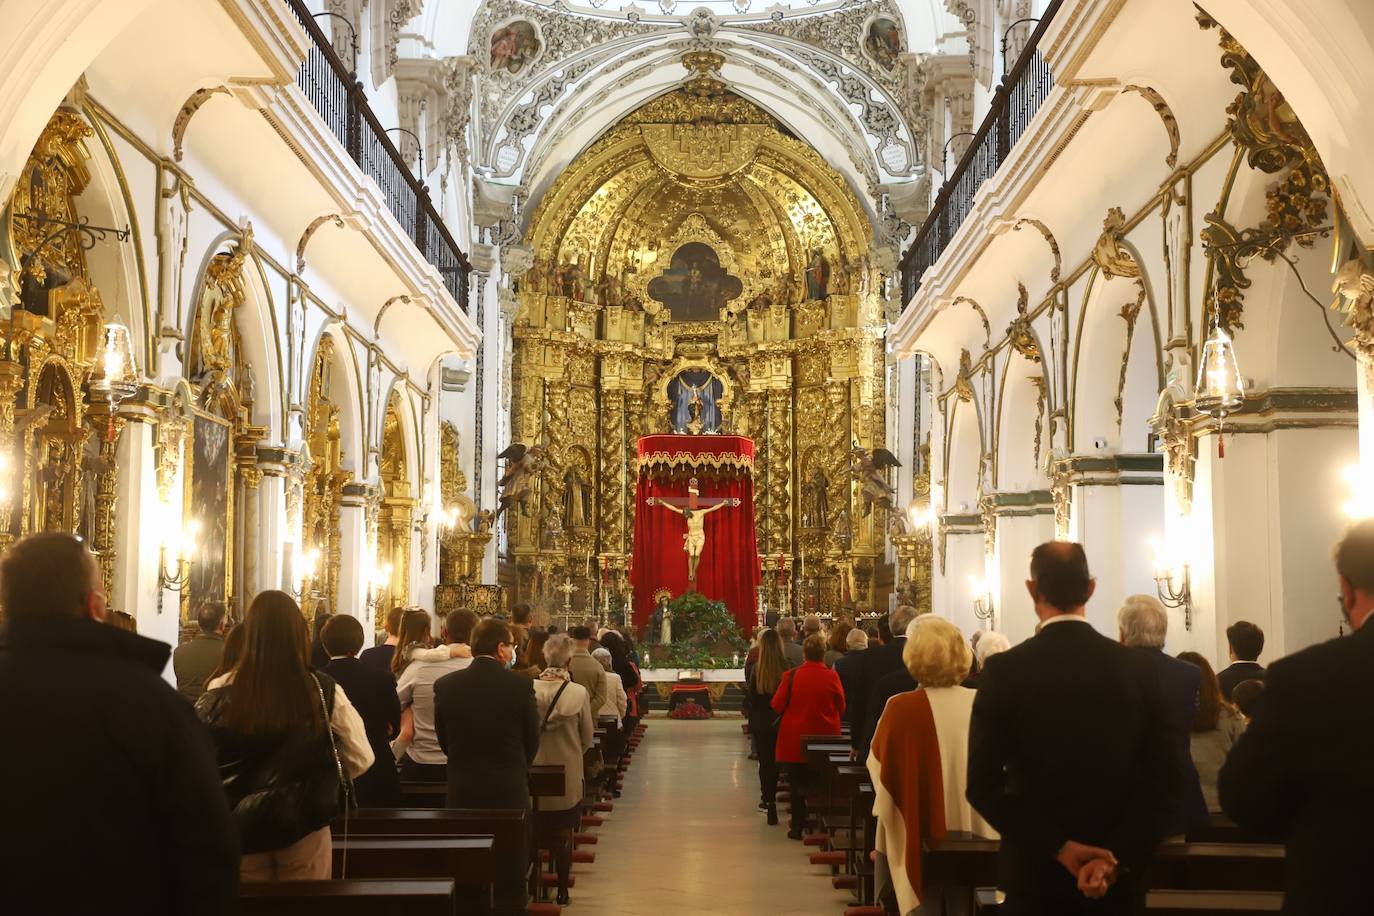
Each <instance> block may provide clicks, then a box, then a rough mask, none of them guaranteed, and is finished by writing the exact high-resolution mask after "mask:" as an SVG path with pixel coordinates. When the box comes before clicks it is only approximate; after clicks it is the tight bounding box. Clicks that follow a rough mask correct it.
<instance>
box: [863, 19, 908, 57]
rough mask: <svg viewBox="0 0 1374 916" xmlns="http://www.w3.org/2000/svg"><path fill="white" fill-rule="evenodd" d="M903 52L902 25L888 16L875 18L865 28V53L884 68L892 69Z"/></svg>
mask: <svg viewBox="0 0 1374 916" xmlns="http://www.w3.org/2000/svg"><path fill="white" fill-rule="evenodd" d="M901 53H902V27H901V26H899V25H898V24H897V22H896V20H894V19H889V18H888V17H887V16H878V17H876V18H874V20H873V21H872V22H870V23H869V24H868V28H867V29H865V30H864V54H865V55H867V56H868V58H869V60H871V61H873V62H874V63H875V64H877V65H878V66H880V67H882V68H883V69H884V70H891V69H893V68H894V67H896V66H897V58H898V57H899V56H900V55H901Z"/></svg>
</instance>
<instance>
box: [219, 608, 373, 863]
mask: <svg viewBox="0 0 1374 916" xmlns="http://www.w3.org/2000/svg"><path fill="white" fill-rule="evenodd" d="M242 630H243V652H242V655H241V656H240V657H239V660H238V663H237V664H236V665H235V666H234V668H233V670H232V671H230V672H228V673H227V674H223V675H220V676H219V677H217V678H214V679H213V680H211V681H210V682H209V683H207V684H206V685H205V687H206V689H205V693H204V694H202V695H201V698H200V699H199V700H198V701H197V702H196V713H197V714H198V715H199V716H200V719H201V721H202V722H204V723H205V724H206V725H207V726H209V729H210V735H211V737H212V738H213V739H214V742H215V747H216V749H217V751H218V756H219V769H220V775H221V777H222V778H223V782H224V790H225V792H226V793H227V794H228V796H229V805H230V807H231V808H233V812H234V820H235V822H236V823H237V825H238V829H239V840H240V842H241V844H242V847H243V859H242V861H241V862H240V864H239V876H240V878H241V879H242V880H244V881H293V880H310V879H314V880H323V879H327V878H328V877H329V875H330V865H331V855H332V852H331V849H332V839H331V837H330V833H329V823H330V821H332V820H333V819H334V818H335V817H337V816H338V815H339V814H340V813H341V812H342V810H343V806H344V804H345V803H346V798H347V793H348V787H349V780H351V779H353V778H356V777H358V776H361V775H362V774H363V773H366V772H367V770H368V768H369V767H371V766H372V762H373V759H374V758H373V754H372V748H371V746H370V745H369V744H368V742H367V732H366V730H365V728H364V726H363V720H362V717H361V716H359V715H358V712H357V710H356V709H354V708H353V704H352V703H350V702H349V700H348V696H347V695H346V694H345V693H344V692H343V691H342V690H340V689H339V688H338V686H337V685H336V684H335V683H334V680H333V678H331V677H330V676H329V675H327V674H324V673H322V672H318V671H312V670H311V669H310V637H309V634H308V630H307V629H306V624H305V617H304V615H302V614H301V609H300V607H299V606H298V605H297V604H296V602H295V600H293V599H292V598H291V596H290V595H288V594H286V593H285V592H279V591H267V592H262V593H261V594H259V595H258V596H257V597H256V598H254V599H253V603H252V604H251V605H250V606H249V608H248V613H247V614H246V615H245V616H244V621H243V625H242Z"/></svg>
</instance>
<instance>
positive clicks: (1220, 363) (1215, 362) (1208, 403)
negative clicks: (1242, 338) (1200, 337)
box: [1193, 322, 1245, 458]
mask: <svg viewBox="0 0 1374 916" xmlns="http://www.w3.org/2000/svg"><path fill="white" fill-rule="evenodd" d="M1244 401H1245V383H1244V382H1243V381H1242V379H1241V376H1240V366H1239V364H1238V363H1237V361H1236V345H1235V344H1234V343H1233V342H1232V340H1231V335H1229V334H1227V333H1226V331H1225V329H1223V328H1222V327H1221V326H1220V325H1219V324H1217V323H1215V322H1213V324H1212V332H1211V334H1209V335H1208V336H1207V342H1206V343H1204V344H1203V345H1202V359H1201V360H1199V361H1198V375H1197V395H1196V397H1195V398H1194V400H1193V405H1194V406H1195V407H1196V408H1197V409H1198V410H1199V411H1200V412H1202V413H1204V414H1206V415H1207V416H1209V417H1212V418H1213V419H1215V420H1216V421H1217V457H1218V458H1225V457H1226V439H1225V435H1226V434H1225V431H1224V429H1223V424H1225V422H1226V416H1227V415H1228V414H1231V413H1235V411H1236V410H1237V409H1238V408H1239V407H1240V406H1241V404H1243V403H1244Z"/></svg>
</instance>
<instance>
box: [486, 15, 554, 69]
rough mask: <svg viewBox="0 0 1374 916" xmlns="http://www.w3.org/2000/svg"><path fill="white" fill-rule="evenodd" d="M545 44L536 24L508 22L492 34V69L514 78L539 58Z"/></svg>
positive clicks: (520, 20)
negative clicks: (502, 71)
mask: <svg viewBox="0 0 1374 916" xmlns="http://www.w3.org/2000/svg"><path fill="white" fill-rule="evenodd" d="M543 44H544V43H543V41H542V40H540V38H539V32H538V30H537V29H536V28H535V26H534V23H532V22H530V21H529V20H528V19H516V20H515V21H514V22H508V23H506V24H505V25H503V26H501V27H500V28H498V29H497V30H496V31H494V32H492V33H491V69H492V70H493V71H497V70H504V71H506V72H507V73H509V74H511V75H512V76H513V75H515V74H517V73H520V72H521V71H522V70H524V69H525V68H526V67H528V66H529V65H530V64H532V63H534V61H535V60H536V59H537V58H538V57H539V52H540V51H541V50H542V49H543Z"/></svg>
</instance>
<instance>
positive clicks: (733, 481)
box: [630, 468, 759, 635]
mask: <svg viewBox="0 0 1374 916" xmlns="http://www.w3.org/2000/svg"><path fill="white" fill-rule="evenodd" d="M687 479H688V476H687V475H686V474H683V473H675V474H673V475H672V476H668V475H667V474H656V473H655V472H654V470H653V469H652V468H645V469H642V470H641V471H640V476H639V485H638V487H637V488H636V490H635V528H634V531H635V539H634V557H633V566H632V568H631V576H630V582H631V584H632V585H633V586H634V601H635V608H634V622H635V625H636V626H643V625H644V623H645V621H647V620H648V619H649V615H650V614H652V613H653V610H654V593H655V592H657V591H658V590H659V589H662V588H666V589H668V591H670V592H672V594H673V597H677V596H678V595H681V594H682V593H683V592H685V591H687V553H686V551H684V550H683V549H682V538H683V536H684V535H685V534H686V533H687V521H686V519H684V518H683V517H682V516H681V515H679V514H677V513H676V512H673V511H671V510H669V509H666V508H664V507H663V506H649V505H647V500H648V498H649V497H650V496H676V497H681V498H682V499H684V500H685V499H686V498H687ZM698 484H699V488H700V490H701V493H700V495H701V496H702V497H703V498H708V497H737V498H738V499H739V500H740V501H741V502H740V505H738V506H726V507H724V508H722V509H717V510H716V511H714V512H712V513H711V514H710V515H708V516H706V546H705V548H704V549H703V550H702V553H701V564H700V565H699V566H698V567H697V590H698V591H700V592H701V593H702V594H703V595H705V596H706V597H707V598H710V599H712V600H713V601H723V602H725V606H726V607H727V608H729V609H730V613H731V614H733V615H734V617H735V620H736V622H737V623H738V624H739V627H740V630H741V632H743V633H745V634H746V635H748V634H749V633H752V632H753V629H754V621H755V601H756V598H755V587H756V586H757V585H758V584H759V557H758V548H757V545H756V544H755V542H754V481H753V479H752V478H751V477H750V475H749V474H748V472H745V473H742V474H732V475H730V476H707V475H706V474H705V473H703V474H701V475H699V476H698Z"/></svg>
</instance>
